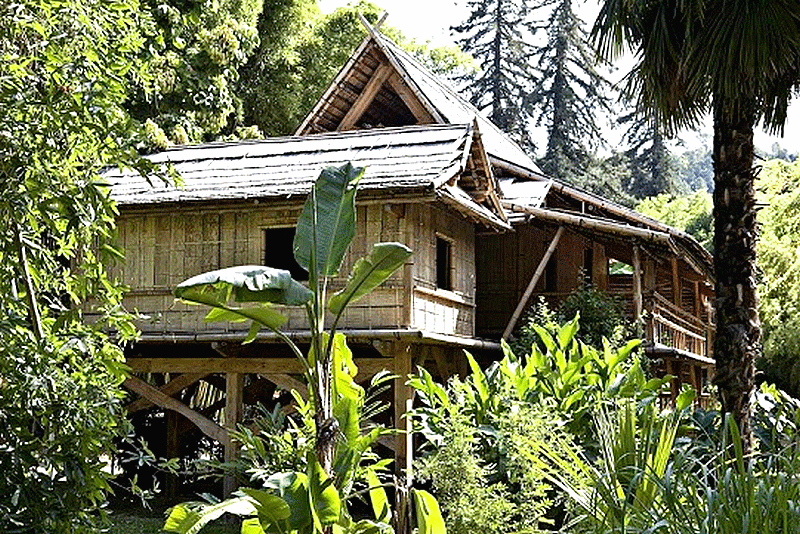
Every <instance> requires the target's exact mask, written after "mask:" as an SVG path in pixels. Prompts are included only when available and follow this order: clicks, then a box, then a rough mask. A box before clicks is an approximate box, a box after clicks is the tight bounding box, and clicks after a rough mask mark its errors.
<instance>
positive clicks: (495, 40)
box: [452, 0, 541, 148]
mask: <svg viewBox="0 0 800 534" xmlns="http://www.w3.org/2000/svg"><path fill="white" fill-rule="evenodd" d="M537 5H541V4H537ZM469 7H470V15H469V18H468V19H467V20H466V21H465V22H463V23H462V24H460V25H458V26H454V27H452V30H453V31H454V32H455V33H456V35H457V36H458V37H459V38H458V44H459V45H460V46H461V47H462V49H463V50H464V51H465V52H467V53H469V54H472V56H473V57H474V58H475V60H476V62H477V63H478V65H479V66H480V72H479V73H478V74H477V75H476V76H474V77H472V76H471V77H469V78H468V79H466V80H465V81H467V82H468V87H467V89H466V91H467V94H468V96H469V98H470V100H471V101H472V103H473V104H474V105H475V106H476V107H477V108H478V109H480V110H481V111H486V112H488V116H489V118H490V119H491V120H492V122H494V123H495V124H496V125H497V126H499V127H500V128H501V129H502V130H504V131H506V132H507V133H509V134H511V135H512V137H513V138H514V139H515V140H517V141H518V142H520V144H521V145H523V146H526V147H528V148H532V147H533V144H532V142H531V139H530V137H529V135H528V122H529V119H530V118H531V110H532V107H531V103H532V99H531V96H530V94H531V93H530V91H531V89H532V87H533V85H534V84H535V83H536V78H537V73H536V72H535V71H534V70H533V69H531V68H530V67H529V63H528V58H529V57H530V56H531V55H532V54H533V53H534V52H535V49H534V47H533V45H532V39H533V35H534V33H535V31H536V29H537V28H536V26H535V25H534V24H533V23H532V22H531V16H530V15H531V11H532V9H534V8H535V7H536V6H531V5H530V2H529V0H470V2H469Z"/></svg>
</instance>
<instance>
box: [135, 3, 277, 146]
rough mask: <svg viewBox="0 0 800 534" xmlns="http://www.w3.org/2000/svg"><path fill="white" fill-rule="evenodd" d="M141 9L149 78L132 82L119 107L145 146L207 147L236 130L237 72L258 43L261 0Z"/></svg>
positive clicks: (145, 5) (148, 5)
mask: <svg viewBox="0 0 800 534" xmlns="http://www.w3.org/2000/svg"><path fill="white" fill-rule="evenodd" d="M141 9H142V11H143V16H149V18H150V21H149V22H150V23H149V24H148V25H147V26H146V28H147V30H146V37H147V41H146V53H147V54H148V56H150V57H149V61H150V65H151V66H150V71H151V72H152V73H153V76H151V77H150V78H149V79H147V80H145V81H141V80H138V79H135V80H134V82H138V83H135V86H137V89H138V90H137V91H136V92H135V93H134V94H133V95H132V97H131V99H130V100H129V102H128V105H127V107H128V110H129V111H130V113H131V115H132V116H133V117H134V118H136V119H138V120H139V121H141V122H147V124H148V133H149V137H148V144H150V145H151V146H152V147H153V148H165V147H166V146H167V145H168V144H170V143H176V144H181V143H188V142H195V143H196V142H200V141H207V140H211V139H214V138H216V137H217V136H218V135H220V134H221V133H222V132H223V130H224V129H226V128H227V127H228V126H229V124H232V123H236V124H241V120H237V117H240V116H241V115H242V105H241V99H240V98H239V96H238V95H237V94H236V87H237V86H236V82H237V79H238V69H239V68H240V67H241V66H242V65H243V64H244V63H245V61H247V58H248V57H249V55H250V54H251V53H252V51H253V50H254V49H255V47H256V46H257V45H258V31H257V28H256V24H257V21H258V15H259V13H260V12H261V9H262V2H261V0H192V1H183V0H143V2H142V6H141ZM270 9H271V4H270ZM241 135H244V134H243V133H242V134H241Z"/></svg>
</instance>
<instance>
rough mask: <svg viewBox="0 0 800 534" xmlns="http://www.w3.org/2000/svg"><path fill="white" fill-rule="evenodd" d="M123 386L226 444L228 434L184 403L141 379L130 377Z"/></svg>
mask: <svg viewBox="0 0 800 534" xmlns="http://www.w3.org/2000/svg"><path fill="white" fill-rule="evenodd" d="M122 385H123V386H125V387H126V388H128V389H129V390H131V391H133V392H134V393H138V394H139V395H141V396H142V397H145V398H147V399H149V400H150V402H152V403H153V404H155V405H156V406H160V407H161V408H164V409H165V410H172V411H174V412H178V413H179V414H181V415H182V416H184V417H185V418H187V419H188V420H190V421H191V422H192V423H194V424H195V425H197V428H199V429H200V431H201V432H203V434H205V435H206V436H208V437H210V438H211V439H213V440H215V441H218V442H219V443H222V444H225V441H226V440H227V439H228V433H227V432H226V431H225V429H224V428H222V427H221V426H219V425H218V424H217V423H215V422H214V421H212V420H211V419H208V418H206V417H203V416H202V415H200V414H199V413H197V412H195V411H194V410H192V409H191V408H189V407H188V406H186V405H185V404H183V403H182V402H180V401H177V400H175V399H173V398H172V397H170V396H168V395H164V394H163V393H161V392H160V391H159V390H158V389H156V388H154V387H153V386H151V385H150V384H148V383H147V382H145V381H144V380H142V379H141V378H137V377H135V376H131V377H128V379H126V380H125V382H124V383H123V384H122Z"/></svg>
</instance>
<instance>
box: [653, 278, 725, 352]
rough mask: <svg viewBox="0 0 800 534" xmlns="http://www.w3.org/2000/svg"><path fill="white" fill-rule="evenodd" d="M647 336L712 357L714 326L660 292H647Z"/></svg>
mask: <svg viewBox="0 0 800 534" xmlns="http://www.w3.org/2000/svg"><path fill="white" fill-rule="evenodd" d="M644 305H645V309H646V310H647V312H648V313H647V317H646V326H645V336H646V338H647V341H650V342H652V343H659V344H661V345H666V346H667V347H672V348H674V349H678V350H682V351H685V352H689V353H692V354H697V355H698V356H704V357H711V352H710V350H709V349H710V347H711V332H712V331H713V329H712V328H711V325H709V324H707V323H705V322H703V321H702V320H701V319H698V318H697V317H695V316H694V315H692V314H690V313H688V312H686V311H685V310H683V309H681V308H679V307H678V306H676V305H675V304H673V303H672V302H670V301H669V300H667V299H666V298H664V297H663V296H661V295H660V294H659V293H657V292H655V291H654V292H652V294H650V295H645V297H644Z"/></svg>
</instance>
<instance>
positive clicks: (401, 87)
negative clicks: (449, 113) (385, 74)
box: [387, 72, 435, 124]
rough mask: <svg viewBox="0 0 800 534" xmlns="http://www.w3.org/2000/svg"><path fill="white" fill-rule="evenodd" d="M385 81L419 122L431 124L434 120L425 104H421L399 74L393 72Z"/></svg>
mask: <svg viewBox="0 0 800 534" xmlns="http://www.w3.org/2000/svg"><path fill="white" fill-rule="evenodd" d="M387 81H388V82H389V85H390V86H391V87H392V89H393V90H394V92H395V93H397V96H399V97H400V99H401V100H402V101H403V103H404V104H405V105H406V106H407V107H408V109H409V110H410V111H411V113H413V114H414V117H416V119H417V122H418V123H419V124H431V123H433V122H435V121H434V119H433V117H432V116H431V114H430V113H428V110H427V109H426V108H425V106H423V105H422V102H420V101H419V98H417V95H415V94H414V91H412V90H411V88H410V87H409V86H408V84H407V83H406V82H405V80H403V79H402V78H401V77H400V75H399V74H397V73H396V72H395V73H394V75H393V76H390V77H389V79H388V80H387Z"/></svg>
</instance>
